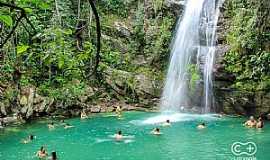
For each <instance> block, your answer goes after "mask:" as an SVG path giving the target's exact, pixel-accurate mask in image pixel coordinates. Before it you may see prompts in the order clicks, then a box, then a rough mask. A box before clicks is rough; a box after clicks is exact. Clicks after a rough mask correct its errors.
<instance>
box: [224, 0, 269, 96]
mask: <svg viewBox="0 0 270 160" xmlns="http://www.w3.org/2000/svg"><path fill="white" fill-rule="evenodd" d="M226 8H227V9H226V13H225V14H226V16H227V17H229V18H230V24H229V26H230V27H229V29H228V34H227V44H229V46H230V51H229V52H228V53H227V54H226V56H225V65H226V70H227V71H228V72H230V73H232V74H234V75H235V77H236V80H235V82H234V84H233V87H235V88H238V89H241V90H248V91H256V90H269V89H270V63H269V62H270V45H269V44H270V11H269V8H270V3H269V1H268V0H261V1H256V0H228V1H226Z"/></svg>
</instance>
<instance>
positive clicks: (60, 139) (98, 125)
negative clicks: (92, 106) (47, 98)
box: [0, 112, 270, 160]
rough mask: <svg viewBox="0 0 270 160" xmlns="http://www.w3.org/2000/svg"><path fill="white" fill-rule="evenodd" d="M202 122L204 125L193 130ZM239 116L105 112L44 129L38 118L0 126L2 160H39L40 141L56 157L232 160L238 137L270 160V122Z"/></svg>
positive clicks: (261, 157) (74, 159) (260, 157)
mask: <svg viewBox="0 0 270 160" xmlns="http://www.w3.org/2000/svg"><path fill="white" fill-rule="evenodd" d="M167 117H170V119H171V121H173V123H172V126H171V127H160V128H161V132H162V133H163V135H161V136H154V135H151V134H149V132H150V131H151V130H152V129H153V128H154V127H156V126H158V125H157V124H155V123H157V122H159V121H163V120H164V119H167ZM202 121H204V122H206V123H207V126H208V127H207V128H206V129H203V130H198V129H196V124H198V123H199V122H202ZM243 121H244V119H241V118H216V117H214V116H213V115H189V114H173V115H169V116H160V115H159V113H144V112H127V113H124V118H123V119H121V120H119V119H117V118H115V117H110V116H107V115H105V114H100V115H96V116H94V117H92V118H89V119H87V120H80V119H78V118H75V119H69V120H66V122H68V123H70V124H72V125H74V126H75V127H74V128H70V129H63V127H62V126H61V125H59V126H58V127H56V129H54V130H49V129H48V128H47V125H46V124H47V122H48V121H37V122H34V123H32V124H28V125H25V126H22V127H17V128H9V129H7V130H6V131H2V132H1V131H0V160H32V159H37V158H36V157H35V152H36V151H37V150H38V149H39V148H40V146H42V145H44V146H46V148H47V150H48V151H49V152H51V151H52V150H55V151H56V152H57V154H58V157H59V159H60V160H190V159H194V160H214V159H218V160H228V159H235V158H236V156H234V155H233V154H232V152H231V145H232V144H233V143H234V142H236V141H240V142H248V141H251V142H254V143H256V144H257V148H258V151H257V153H256V154H255V155H254V157H256V159H257V160H269V159H270V152H269V149H270V127H269V125H270V124H268V123H267V124H266V127H265V128H264V129H263V130H257V129H248V128H245V127H243V126H242V125H241V123H242V122H243ZM119 129H121V130H122V132H123V134H124V135H125V136H126V138H125V139H124V140H123V141H121V142H117V141H115V140H114V139H113V137H112V135H114V134H115V132H116V131H117V130H119ZM29 134H34V135H35V136H36V139H35V140H34V141H33V142H31V143H29V144H21V143H20V141H21V139H23V138H25V137H27V136H28V135H29Z"/></svg>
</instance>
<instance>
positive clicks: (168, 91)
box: [161, 0, 221, 113]
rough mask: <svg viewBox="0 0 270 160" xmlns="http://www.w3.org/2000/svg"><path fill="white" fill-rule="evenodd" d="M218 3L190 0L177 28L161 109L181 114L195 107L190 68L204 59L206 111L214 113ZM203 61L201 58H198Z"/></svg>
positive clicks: (204, 108)
mask: <svg viewBox="0 0 270 160" xmlns="http://www.w3.org/2000/svg"><path fill="white" fill-rule="evenodd" d="M220 4H221V2H219V1H218V0H187V2H186V4H185V5H186V7H185V12H184V15H183V18H182V19H179V20H178V22H177V26H176V32H175V36H174V38H173V41H172V44H171V57H170V65H169V68H168V73H167V77H166V82H165V87H164V90H163V93H162V98H161V110H163V111H166V110H169V111H179V110H180V108H185V107H187V106H189V105H192V102H191V101H192V98H191V97H189V95H190V94H189V92H190V89H189V88H190V86H189V81H190V74H191V73H189V70H188V68H189V67H190V65H191V64H192V60H193V58H194V57H201V56H202V57H204V62H205V64H204V69H203V75H204V76H203V80H204V99H203V104H202V105H203V106H204V107H203V109H202V112H205V113H206V112H210V108H211V105H212V103H211V101H212V97H213V93H212V68H213V62H214V54H215V42H216V36H215V32H216V25H217V19H218V15H219V6H220ZM198 59H199V58H198Z"/></svg>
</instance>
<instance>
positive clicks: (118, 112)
mask: <svg viewBox="0 0 270 160" xmlns="http://www.w3.org/2000/svg"><path fill="white" fill-rule="evenodd" d="M115 113H116V115H117V116H118V118H121V117H122V107H121V106H117V107H116V110H115Z"/></svg>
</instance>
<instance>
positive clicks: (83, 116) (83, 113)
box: [81, 109, 88, 119]
mask: <svg viewBox="0 0 270 160" xmlns="http://www.w3.org/2000/svg"><path fill="white" fill-rule="evenodd" d="M86 118H88V116H87V114H86V112H85V110H84V109H83V110H82V112H81V119H86Z"/></svg>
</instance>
